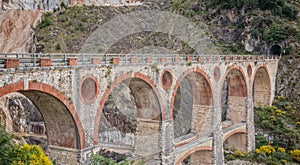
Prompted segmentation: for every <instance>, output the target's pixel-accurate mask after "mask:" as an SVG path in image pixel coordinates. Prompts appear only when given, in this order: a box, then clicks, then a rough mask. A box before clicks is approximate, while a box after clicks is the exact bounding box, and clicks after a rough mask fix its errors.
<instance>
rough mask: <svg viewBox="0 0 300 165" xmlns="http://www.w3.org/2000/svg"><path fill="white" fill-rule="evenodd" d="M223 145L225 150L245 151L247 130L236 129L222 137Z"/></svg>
mask: <svg viewBox="0 0 300 165" xmlns="http://www.w3.org/2000/svg"><path fill="white" fill-rule="evenodd" d="M223 146H224V149H225V150H238V151H242V152H246V151H247V130H245V129H236V130H233V131H231V132H229V133H228V134H226V135H225V136H224V137H223Z"/></svg>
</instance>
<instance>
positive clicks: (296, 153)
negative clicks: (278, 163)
mask: <svg viewBox="0 0 300 165" xmlns="http://www.w3.org/2000/svg"><path fill="white" fill-rule="evenodd" d="M290 153H291V156H292V158H293V159H294V160H296V161H297V162H300V150H292V151H291V152H290Z"/></svg>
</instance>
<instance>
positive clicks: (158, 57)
mask: <svg viewBox="0 0 300 165" xmlns="http://www.w3.org/2000/svg"><path fill="white" fill-rule="evenodd" d="M277 58H279V57H278V56H269V55H257V56H250V55H204V54H202V55H194V54H193V55H182V54H26V53H25V54H3V53H2V54H0V72H4V71H6V69H5V68H6V67H5V62H6V60H7V59H17V60H18V62H19V67H18V68H28V69H30V68H31V69H33V68H35V67H40V66H41V59H51V66H54V67H66V66H69V59H76V65H77V66H87V65H95V64H97V65H106V66H109V65H115V64H118V65H132V64H151V63H166V64H174V63H179V64H180V63H187V62H196V63H201V62H209V63H217V62H220V61H247V60H255V61H263V60H272V59H277ZM95 59H97V60H98V62H97V63H95V62H93V61H94V60H95ZM114 59H117V61H118V62H117V63H114V62H113V60H114Z"/></svg>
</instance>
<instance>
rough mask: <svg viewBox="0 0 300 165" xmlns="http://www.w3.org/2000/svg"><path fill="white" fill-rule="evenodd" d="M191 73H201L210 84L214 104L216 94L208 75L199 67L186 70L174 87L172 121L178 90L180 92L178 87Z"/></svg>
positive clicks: (171, 110) (171, 106)
mask: <svg viewBox="0 0 300 165" xmlns="http://www.w3.org/2000/svg"><path fill="white" fill-rule="evenodd" d="M191 73H199V74H200V75H202V76H203V77H204V78H205V80H206V81H207V83H208V84H209V88H210V90H211V97H212V104H213V102H214V92H213V87H212V84H211V81H210V79H209V77H208V76H207V74H206V73H205V71H204V70H202V69H200V68H199V67H196V68H190V69H188V70H186V71H185V72H183V74H181V76H180V77H179V78H178V80H177V82H176V84H175V87H174V90H173V93H172V100H171V105H170V119H171V120H172V119H173V109H174V101H175V96H176V93H177V90H178V87H179V85H180V83H181V81H182V80H183V79H184V78H185V77H186V76H187V75H189V74H191Z"/></svg>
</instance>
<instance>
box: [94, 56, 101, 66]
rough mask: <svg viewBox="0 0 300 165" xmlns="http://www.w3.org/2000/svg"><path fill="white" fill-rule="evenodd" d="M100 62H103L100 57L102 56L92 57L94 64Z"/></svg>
mask: <svg viewBox="0 0 300 165" xmlns="http://www.w3.org/2000/svg"><path fill="white" fill-rule="evenodd" d="M100 62H101V59H100V58H96V57H94V58H92V64H93V65H97V64H100Z"/></svg>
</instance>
